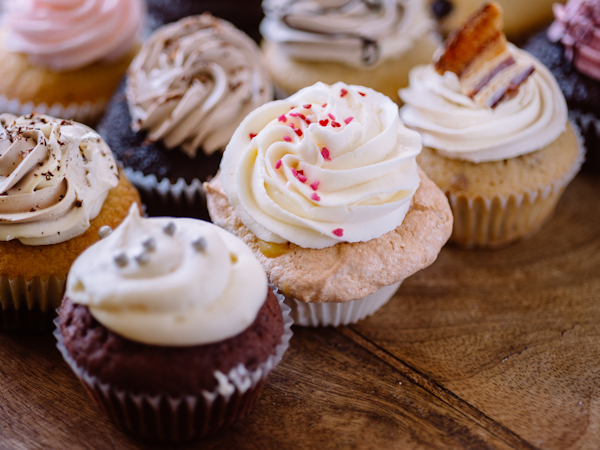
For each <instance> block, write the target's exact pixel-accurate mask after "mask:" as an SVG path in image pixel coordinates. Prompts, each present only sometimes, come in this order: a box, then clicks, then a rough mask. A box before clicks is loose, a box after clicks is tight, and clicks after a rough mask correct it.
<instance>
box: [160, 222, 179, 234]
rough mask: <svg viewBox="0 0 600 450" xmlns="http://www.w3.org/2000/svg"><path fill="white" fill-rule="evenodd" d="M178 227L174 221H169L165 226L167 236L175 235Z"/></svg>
mask: <svg viewBox="0 0 600 450" xmlns="http://www.w3.org/2000/svg"><path fill="white" fill-rule="evenodd" d="M176 229H177V227H176V226H175V223H173V222H169V223H168V224H166V225H165V226H164V227H163V232H164V233H165V234H166V235H167V236H173V235H174V234H175V230H176Z"/></svg>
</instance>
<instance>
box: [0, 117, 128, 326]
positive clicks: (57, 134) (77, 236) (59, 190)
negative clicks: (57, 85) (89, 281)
mask: <svg viewBox="0 0 600 450" xmlns="http://www.w3.org/2000/svg"><path fill="white" fill-rule="evenodd" d="M0 126H1V128H0V131H1V133H0V149H1V153H2V158H0V169H1V170H2V173H3V174H5V175H4V176H2V177H1V178H2V179H1V180H0V254H1V255H2V257H1V258H0V328H2V329H12V330H29V331H42V330H49V329H50V327H51V325H52V318H53V317H54V316H55V310H56V308H58V306H60V301H61V298H62V295H63V293H64V286H65V279H66V276H67V272H68V271H69V268H70V266H71V264H72V263H73V261H74V260H75V258H77V256H79V254H81V252H83V251H84V250H85V249H86V248H87V247H89V246H90V245H91V244H93V243H94V242H96V241H98V240H99V237H98V232H99V231H100V230H101V228H102V227H103V226H105V225H108V226H111V227H115V226H117V225H118V224H119V223H120V222H121V221H122V220H123V219H124V218H125V216H126V215H127V211H128V210H129V207H130V206H131V205H132V203H139V196H138V193H137V191H136V190H135V188H134V187H133V186H131V184H129V182H128V181H127V178H126V177H125V176H124V175H123V174H122V173H121V172H119V171H118V168H117V165H116V163H115V160H114V158H113V156H112V154H111V151H110V149H109V148H108V147H107V145H106V143H104V142H103V141H102V140H101V139H100V136H99V135H98V134H96V133H95V132H94V131H93V130H92V129H90V128H89V127H86V126H85V125H82V124H79V123H76V122H71V121H66V120H62V119H55V118H52V117H49V116H44V115H39V114H33V115H28V116H22V117H15V116H13V115H11V114H2V115H0Z"/></svg>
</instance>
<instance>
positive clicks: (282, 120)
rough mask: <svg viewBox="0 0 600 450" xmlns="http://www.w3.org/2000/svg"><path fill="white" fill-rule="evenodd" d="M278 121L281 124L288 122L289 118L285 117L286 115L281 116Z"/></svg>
mask: <svg viewBox="0 0 600 450" xmlns="http://www.w3.org/2000/svg"><path fill="white" fill-rule="evenodd" d="M277 120H279V121H280V122H283V123H285V122H287V117H285V114H282V115H280V116H279V117H278V118H277Z"/></svg>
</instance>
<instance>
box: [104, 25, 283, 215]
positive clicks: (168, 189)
mask: <svg viewBox="0 0 600 450" xmlns="http://www.w3.org/2000/svg"><path fill="white" fill-rule="evenodd" d="M261 61H262V56H261V54H260V50H259V49H258V47H257V46H256V44H255V43H254V42H253V41H252V40H251V39H249V38H248V36H246V35H245V34H243V33H242V32H241V31H239V30H237V29H236V28H235V27H233V26H232V25H231V24H230V23H228V22H226V21H224V20H221V19H217V18H215V17H212V16H210V15H208V14H205V15H201V16H193V17H189V18H186V19H183V20H181V21H179V22H176V23H173V24H170V25H166V26H164V27H162V28H159V29H158V30H156V31H155V32H154V33H153V34H152V35H151V36H150V38H149V39H148V40H147V41H146V43H145V44H144V46H143V47H142V49H141V51H140V53H139V54H138V56H137V57H136V58H135V60H134V61H133V63H132V64H131V66H130V68H129V73H128V76H127V79H126V86H123V87H122V89H121V91H120V92H119V93H118V94H117V95H116V96H115V97H114V98H113V100H112V102H111V104H110V106H109V108H108V111H107V114H106V116H105V117H104V119H103V120H102V122H101V124H100V125H99V127H98V129H99V132H100V134H102V136H103V137H104V138H105V139H106V141H107V142H108V143H109V145H111V146H112V148H113V151H114V153H115V155H116V157H117V158H118V159H119V160H120V161H121V162H122V163H123V165H124V167H125V169H126V171H127V173H128V174H129V175H130V178H131V180H132V181H133V183H134V184H135V185H136V186H138V188H139V189H140V192H141V194H142V200H143V202H144V203H145V204H146V206H147V208H148V209H147V211H148V213H149V214H150V215H173V216H190V217H199V218H207V213H206V206H205V200H204V193H203V191H202V187H201V182H202V181H205V180H207V179H210V178H211V176H213V175H215V174H216V172H217V169H218V164H219V161H220V159H221V151H222V150H223V149H224V148H225V146H226V145H227V143H228V142H229V139H230V137H231V135H232V134H233V131H234V130H235V128H236V127H237V126H238V124H239V123H240V122H241V121H242V120H243V118H244V117H245V116H246V115H247V114H248V113H249V112H250V111H252V110H253V109H255V108H257V107H258V106H260V105H262V104H264V103H265V102H267V101H269V100H271V99H272V98H273V90H272V86H271V83H270V81H269V80H268V77H267V76H266V75H265V73H264V69H263V68H262V66H261Z"/></svg>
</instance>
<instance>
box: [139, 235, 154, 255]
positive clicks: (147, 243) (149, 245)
mask: <svg viewBox="0 0 600 450" xmlns="http://www.w3.org/2000/svg"><path fill="white" fill-rule="evenodd" d="M142 246H143V247H144V250H146V251H149V252H153V251H154V250H156V239H154V238H153V237H149V238H147V239H144V241H143V242H142Z"/></svg>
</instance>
